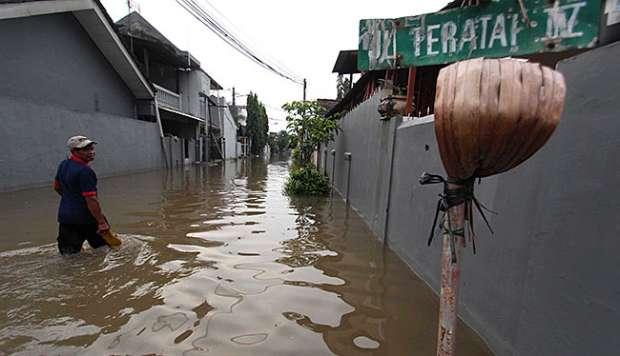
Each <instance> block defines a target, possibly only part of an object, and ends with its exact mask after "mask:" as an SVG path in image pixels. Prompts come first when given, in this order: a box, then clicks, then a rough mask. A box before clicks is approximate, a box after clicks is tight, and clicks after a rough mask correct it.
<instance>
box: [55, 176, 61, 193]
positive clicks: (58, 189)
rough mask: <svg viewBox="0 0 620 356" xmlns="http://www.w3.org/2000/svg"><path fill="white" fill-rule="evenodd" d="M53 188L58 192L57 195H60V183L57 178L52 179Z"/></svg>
mask: <svg viewBox="0 0 620 356" xmlns="http://www.w3.org/2000/svg"><path fill="white" fill-rule="evenodd" d="M54 190H55V191H56V193H58V195H60V196H62V186H61V185H60V182H59V181H58V179H54Z"/></svg>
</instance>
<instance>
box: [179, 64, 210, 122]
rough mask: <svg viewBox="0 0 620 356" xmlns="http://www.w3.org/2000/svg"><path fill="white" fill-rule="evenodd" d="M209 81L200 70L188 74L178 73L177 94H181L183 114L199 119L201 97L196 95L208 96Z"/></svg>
mask: <svg viewBox="0 0 620 356" xmlns="http://www.w3.org/2000/svg"><path fill="white" fill-rule="evenodd" d="M210 87H211V79H210V78H209V76H208V75H207V74H205V73H204V72H203V71H201V70H192V71H189V72H179V93H180V94H181V101H182V104H181V105H182V107H183V110H182V111H184V112H186V113H188V114H191V115H194V116H196V117H201V115H200V102H201V100H202V99H201V97H200V96H199V95H198V93H200V92H202V93H204V94H207V95H208V94H209V92H210Z"/></svg>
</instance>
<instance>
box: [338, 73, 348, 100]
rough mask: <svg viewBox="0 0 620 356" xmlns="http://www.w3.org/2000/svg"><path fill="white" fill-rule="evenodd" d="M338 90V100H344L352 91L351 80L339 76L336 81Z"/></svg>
mask: <svg viewBox="0 0 620 356" xmlns="http://www.w3.org/2000/svg"><path fill="white" fill-rule="evenodd" d="M336 89H337V90H338V94H337V95H338V96H337V97H336V98H337V99H338V100H340V99H342V98H344V97H345V96H346V95H347V93H349V91H350V90H351V80H350V79H349V78H344V77H343V76H342V74H338V79H336Z"/></svg>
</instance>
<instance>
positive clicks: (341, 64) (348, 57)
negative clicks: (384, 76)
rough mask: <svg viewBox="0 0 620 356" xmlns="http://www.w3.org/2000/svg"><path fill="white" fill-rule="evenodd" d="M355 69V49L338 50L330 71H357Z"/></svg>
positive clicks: (340, 72) (344, 72)
mask: <svg viewBox="0 0 620 356" xmlns="http://www.w3.org/2000/svg"><path fill="white" fill-rule="evenodd" d="M359 72H360V71H359V70H358V69H357V50H356V49H351V50H346V51H340V52H339V53H338V58H336V63H335V64H334V69H333V70H332V73H338V74H354V73H359Z"/></svg>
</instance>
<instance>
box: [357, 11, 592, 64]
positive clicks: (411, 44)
mask: <svg viewBox="0 0 620 356" xmlns="http://www.w3.org/2000/svg"><path fill="white" fill-rule="evenodd" d="M523 4H524V5H525V6H524V8H525V9H526V11H525V13H526V14H527V19H526V17H525V16H523V14H524V11H522V9H521V7H520V6H519V1H518V0H501V1H500V0H491V1H489V2H487V3H484V4H482V5H479V6H471V7H463V8H455V9H450V10H446V11H443V12H436V13H431V14H424V15H419V16H410V17H401V18H398V19H371V20H361V21H360V31H359V53H358V56H357V66H358V69H359V70H361V71H367V70H375V69H390V68H400V67H409V66H425V65H433V64H444V63H450V62H456V61H460V60H464V59H468V58H475V57H508V56H518V55H526V54H534V53H543V52H561V51H565V50H568V49H576V48H590V47H594V46H595V45H596V42H597V40H598V35H599V23H600V18H601V13H602V8H601V0H587V1H585V0H583V1H579V0H555V1H554V0H523Z"/></svg>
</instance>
